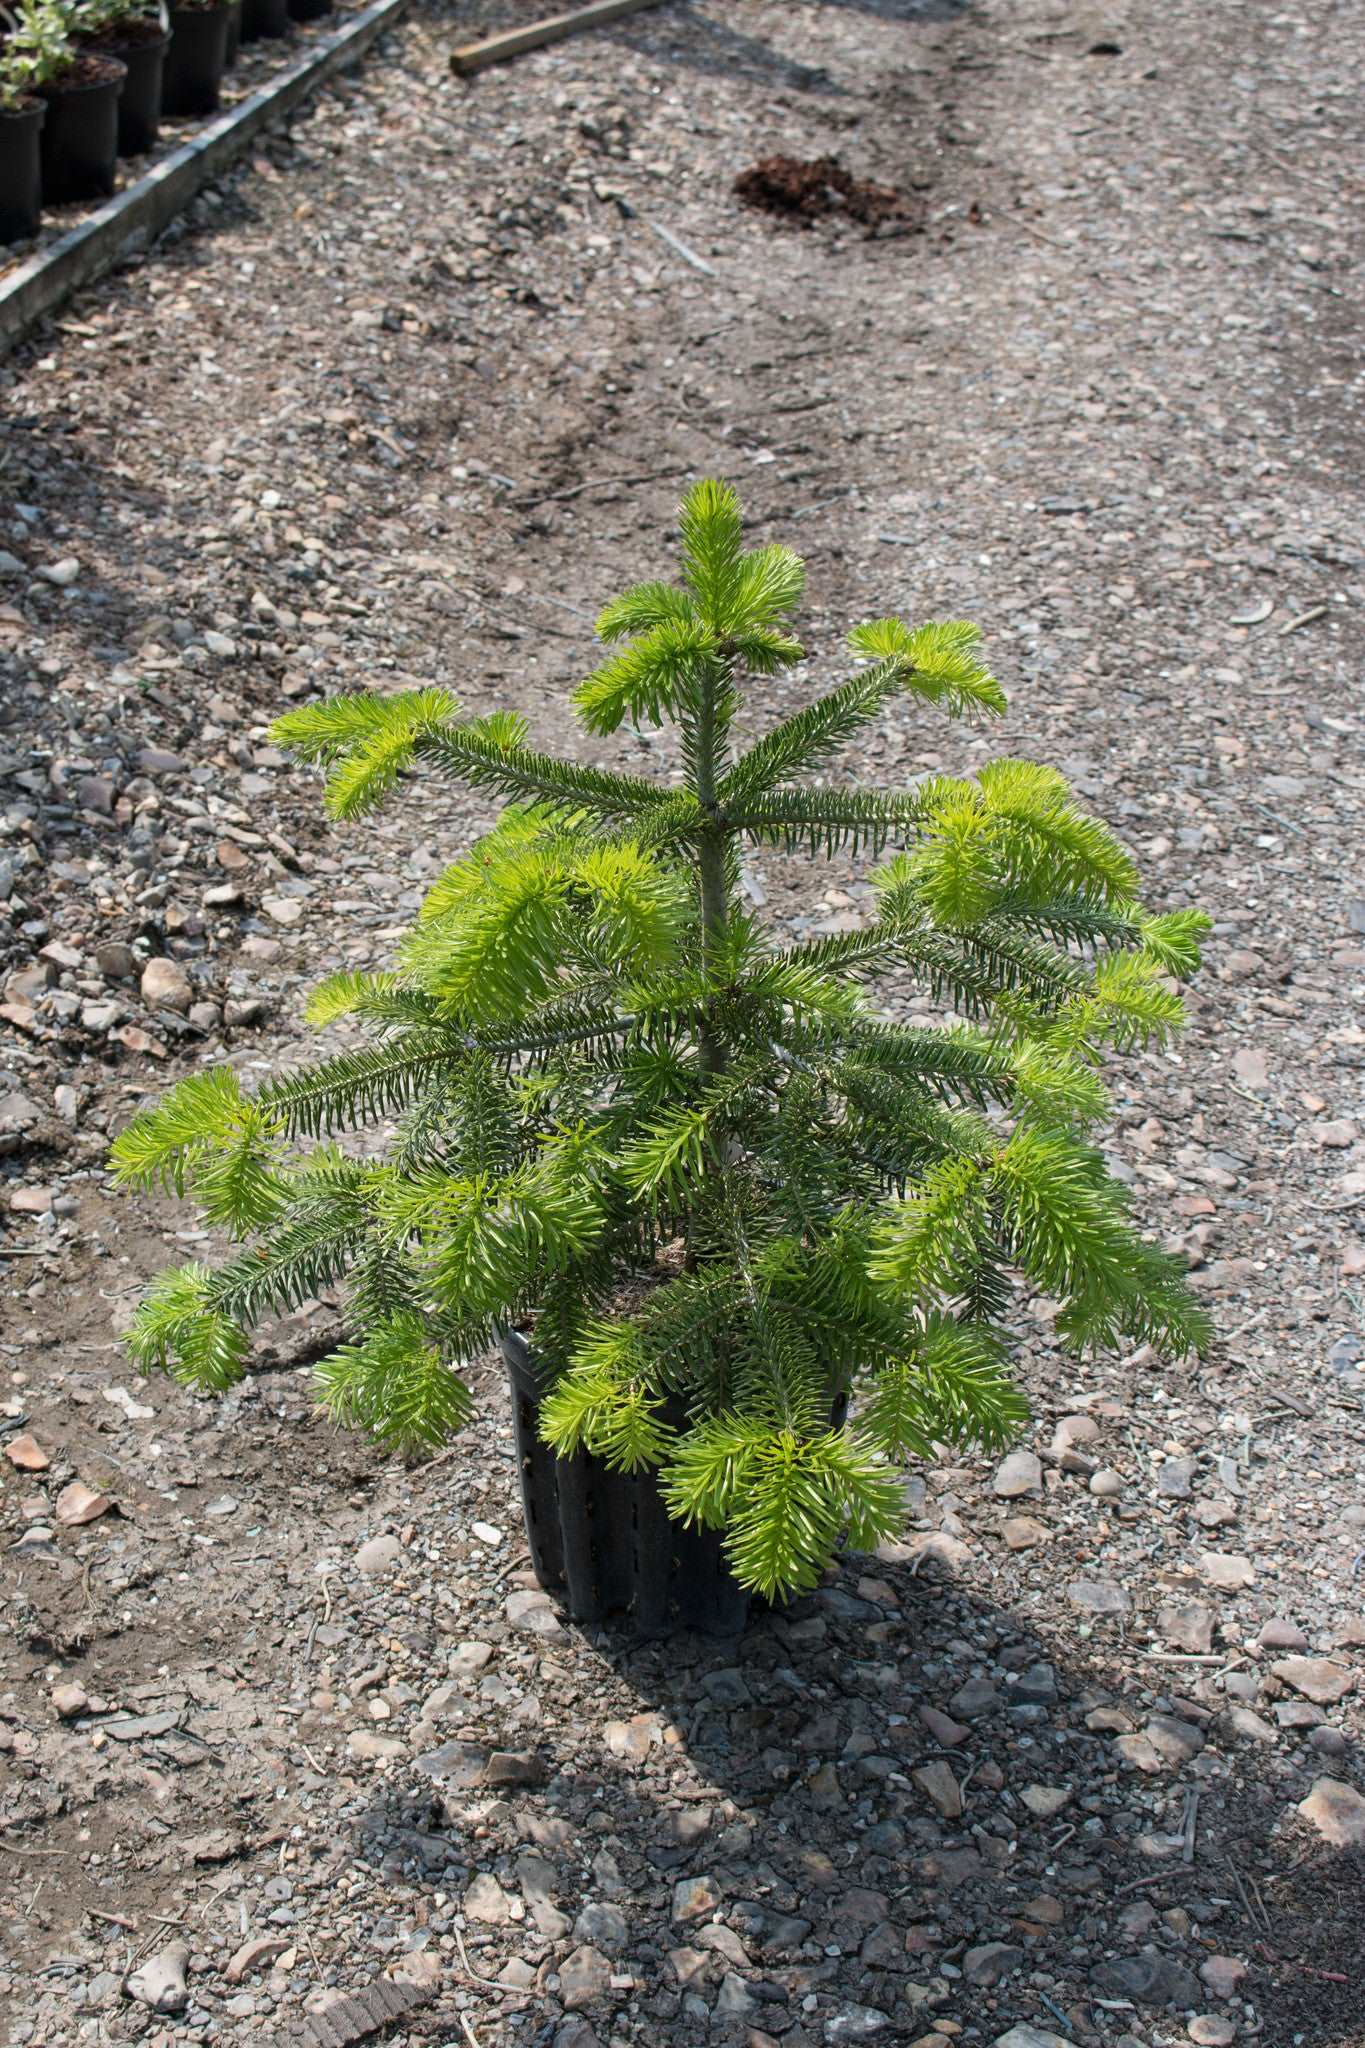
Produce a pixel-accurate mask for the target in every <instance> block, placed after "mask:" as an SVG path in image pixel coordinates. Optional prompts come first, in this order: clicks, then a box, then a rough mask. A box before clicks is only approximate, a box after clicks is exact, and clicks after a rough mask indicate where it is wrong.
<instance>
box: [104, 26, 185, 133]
mask: <svg viewBox="0 0 1365 2048" xmlns="http://www.w3.org/2000/svg"><path fill="white" fill-rule="evenodd" d="M170 40H171V39H170V37H169V35H166V34H159V35H156V36H146V37H142V36H140V37H138V38H137V39H136V40H130V41H127V42H121V41H120V40H119V39H118V37H117V35H114V36H111V37H110V39H109V41H108V42H107V43H105V42H101V43H99V44H98V45H96V47H97V48H98V49H99V50H100V51H102V52H104V53H107V54H108V55H109V56H111V57H117V58H118V60H119V63H120V64H122V65H124V66H125V67H126V69H127V73H128V76H127V77H126V78H125V79H124V81H123V90H122V92H121V93H120V94H119V102H118V153H119V155H120V156H143V155H145V154H146V152H147V151H148V150H149V149H155V147H156V138H157V134H158V132H159V124H160V120H161V78H162V73H163V71H164V69H165V64H166V51H167V49H168V48H169V47H170Z"/></svg>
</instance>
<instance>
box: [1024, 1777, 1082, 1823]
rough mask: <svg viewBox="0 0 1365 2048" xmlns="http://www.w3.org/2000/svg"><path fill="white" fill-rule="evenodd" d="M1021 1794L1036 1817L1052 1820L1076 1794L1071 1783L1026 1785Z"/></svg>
mask: <svg viewBox="0 0 1365 2048" xmlns="http://www.w3.org/2000/svg"><path fill="white" fill-rule="evenodd" d="M1019 1796H1020V1797H1021V1799H1022V1800H1023V1802H1024V1804H1025V1806H1026V1807H1027V1808H1028V1810H1029V1812H1030V1813H1031V1814H1033V1815H1034V1817H1035V1818H1036V1819H1038V1820H1051V1819H1052V1817H1053V1815H1054V1814H1057V1813H1060V1812H1061V1810H1062V1808H1063V1807H1064V1806H1069V1805H1070V1804H1071V1801H1072V1799H1073V1798H1074V1797H1075V1794H1074V1792H1073V1791H1072V1788H1071V1786H1070V1785H1025V1787H1024V1789H1023V1791H1022V1793H1021V1794H1020V1795H1019Z"/></svg>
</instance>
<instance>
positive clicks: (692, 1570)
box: [502, 1330, 751, 1636]
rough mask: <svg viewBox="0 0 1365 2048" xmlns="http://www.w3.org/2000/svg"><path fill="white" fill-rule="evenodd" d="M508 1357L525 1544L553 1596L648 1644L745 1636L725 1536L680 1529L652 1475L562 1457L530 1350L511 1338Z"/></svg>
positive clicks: (506, 1343)
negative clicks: (680, 1636)
mask: <svg viewBox="0 0 1365 2048" xmlns="http://www.w3.org/2000/svg"><path fill="white" fill-rule="evenodd" d="M502 1355H503V1358H504V1360H505V1362H506V1365H507V1376H508V1379H509V1380H510V1381H511V1383H512V1426H513V1432H514V1435H515V1438H516V1446H517V1462H518V1465H519V1467H520V1473H521V1499H522V1507H523V1509H524V1511H525V1516H526V1540H527V1542H528V1543H529V1544H530V1546H531V1562H532V1564H533V1566H534V1567H535V1574H536V1577H537V1579H538V1580H539V1581H540V1584H541V1585H542V1586H544V1588H545V1590H546V1591H547V1592H550V1593H562V1594H564V1595H565V1604H566V1605H567V1607H568V1611H569V1614H570V1617H571V1618H572V1619H573V1620H574V1621H589V1622H614V1623H617V1624H625V1625H627V1626H629V1627H630V1628H631V1629H632V1630H633V1631H634V1632H635V1633H636V1634H638V1635H641V1636H663V1635H671V1634H673V1633H674V1632H675V1631H677V1630H679V1629H688V1628H691V1629H698V1630H700V1631H701V1632H702V1633H703V1634H706V1635H716V1636H733V1635H738V1634H739V1632H740V1631H741V1629H742V1628H743V1627H744V1624H745V1622H746V1621H747V1620H748V1618H749V1609H750V1605H751V1596H750V1594H749V1593H748V1592H747V1591H746V1590H745V1588H744V1587H743V1586H741V1585H740V1583H739V1581H738V1579H736V1578H735V1576H734V1574H733V1573H732V1572H731V1571H730V1569H729V1567H728V1566H727V1564H726V1563H725V1559H724V1557H723V1555H722V1553H721V1537H720V1532H719V1531H718V1530H715V1529H698V1528H690V1529H689V1528H684V1527H683V1525H682V1523H681V1522H675V1521H674V1520H673V1519H672V1517H671V1516H670V1515H669V1513H668V1511H667V1510H666V1508H665V1507H664V1504H663V1500H662V1499H661V1497H660V1494H659V1487H658V1481H657V1478H656V1476H655V1474H654V1473H653V1472H651V1471H645V1472H638V1473H634V1474H627V1473H624V1472H612V1471H609V1470H608V1468H607V1466H606V1465H604V1464H603V1462H602V1460H601V1459H600V1458H594V1457H590V1456H589V1455H588V1454H587V1453H586V1452H583V1451H580V1452H579V1453H578V1454H577V1456H575V1457H572V1458H561V1457H558V1456H557V1455H556V1454H555V1452H554V1451H553V1450H551V1448H550V1446H549V1445H548V1444H546V1443H542V1442H541V1440H540V1433H539V1427H538V1424H539V1416H540V1399H541V1396H540V1388H539V1385H538V1383H537V1380H536V1374H535V1367H534V1364H533V1362H532V1356H531V1347H530V1346H529V1344H528V1343H527V1342H526V1339H525V1338H524V1337H522V1336H519V1335H518V1333H517V1332H516V1331H515V1330H509V1331H507V1332H505V1334H504V1336H503V1339H502ZM679 1419H681V1418H679Z"/></svg>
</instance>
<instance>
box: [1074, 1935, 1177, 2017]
mask: <svg viewBox="0 0 1365 2048" xmlns="http://www.w3.org/2000/svg"><path fill="white" fill-rule="evenodd" d="M1090 1981H1091V1983H1092V1984H1093V1985H1094V1986H1095V1989H1096V1990H1097V1991H1100V1992H1103V1993H1105V1994H1110V1993H1112V1994H1113V1995H1114V1996H1115V1997H1116V1998H1131V1999H1133V2000H1135V2001H1136V2003H1137V2004H1138V2005H1152V2006H1163V2005H1179V2006H1186V2007H1188V2006H1192V2005H1194V2004H1195V2003H1196V2002H1197V2001H1198V1998H1199V1982H1198V1979H1197V1978H1196V1977H1195V1976H1194V1975H1193V1974H1192V1973H1191V1972H1190V1971H1189V1970H1187V1969H1186V1968H1185V1966H1184V1964H1183V1963H1178V1962H1176V1961H1175V1959H1174V1957H1172V1956H1164V1955H1158V1954H1157V1952H1156V1951H1155V1950H1154V1949H1145V1950H1144V1951H1143V1953H1142V1954H1141V1955H1137V1956H1117V1957H1115V1958H1114V1959H1113V1960H1112V1961H1111V1962H1107V1963H1101V1964H1100V1966H1099V1968H1098V1969H1096V1970H1093V1971H1092V1972H1091V1976H1090Z"/></svg>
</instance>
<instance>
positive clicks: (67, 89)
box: [38, 50, 128, 101]
mask: <svg viewBox="0 0 1365 2048" xmlns="http://www.w3.org/2000/svg"><path fill="white" fill-rule="evenodd" d="M85 54H86V56H87V57H89V58H91V59H92V61H93V62H95V63H98V64H103V65H105V66H106V67H107V69H106V72H105V75H104V77H103V78H87V79H85V80H83V81H81V82H79V83H77V84H74V85H64V84H63V83H62V81H61V79H60V78H53V79H50V80H49V82H48V83H47V84H46V85H40V86H39V87H38V91H39V92H40V93H41V94H42V96H43V98H44V100H48V101H51V100H65V99H75V98H76V97H77V95H78V94H80V93H83V92H107V91H108V89H109V87H110V86H111V85H122V83H123V81H124V79H125V78H126V77H127V76H128V66H127V65H126V64H122V63H120V61H119V59H118V58H117V57H106V56H105V54H104V52H103V51H102V50H87V51H86V53H85Z"/></svg>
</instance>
